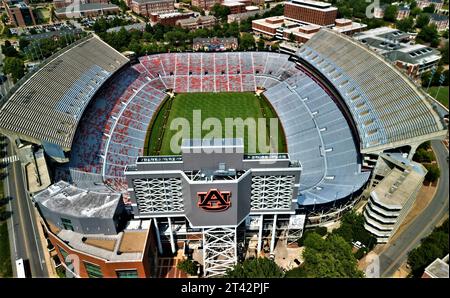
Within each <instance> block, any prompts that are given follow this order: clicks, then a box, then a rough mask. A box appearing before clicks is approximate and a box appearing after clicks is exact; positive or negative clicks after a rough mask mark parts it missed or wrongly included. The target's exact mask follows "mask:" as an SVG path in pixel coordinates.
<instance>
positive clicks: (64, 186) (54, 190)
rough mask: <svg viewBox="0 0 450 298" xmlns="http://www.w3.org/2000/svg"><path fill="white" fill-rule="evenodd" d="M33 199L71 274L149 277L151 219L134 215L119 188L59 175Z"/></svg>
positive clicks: (57, 258)
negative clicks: (102, 188) (90, 185)
mask: <svg viewBox="0 0 450 298" xmlns="http://www.w3.org/2000/svg"><path fill="white" fill-rule="evenodd" d="M34 198H35V201H36V204H37V207H38V210H39V214H40V224H41V225H42V228H43V230H44V236H45V237H46V238H47V239H48V241H49V242H50V243H51V245H52V246H53V247H54V248H55V249H54V250H52V253H51V256H52V258H53V261H54V263H55V266H56V267H59V266H63V268H64V269H65V270H64V271H65V272H66V274H68V275H69V276H73V277H92V278H94V277H112V278H124V277H151V270H150V264H151V260H152V259H153V256H154V255H156V245H155V244H154V243H155V242H154V241H152V239H153V238H152V237H153V235H152V230H151V221H148V220H146V221H143V220H130V221H128V218H129V216H128V215H127V211H126V209H125V205H124V203H123V200H122V197H121V195H120V194H115V193H110V192H96V191H86V190H85V189H80V188H77V187H75V186H73V185H70V184H69V183H67V182H64V181H59V182H57V183H55V184H53V185H51V186H50V187H48V188H47V189H46V190H44V191H43V192H41V193H39V194H37V195H36V196H35V197H34Z"/></svg>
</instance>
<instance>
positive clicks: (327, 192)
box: [264, 73, 369, 205]
mask: <svg viewBox="0 0 450 298" xmlns="http://www.w3.org/2000/svg"><path fill="white" fill-rule="evenodd" d="M264 95H265V96H266V97H267V99H268V100H269V101H270V102H271V104H272V105H273V107H274V108H275V110H276V111H277V114H278V117H279V118H280V121H281V122H282V125H283V128H284V131H285V134H286V139H287V143H288V152H289V154H290V157H291V158H292V159H295V160H299V161H300V163H301V165H302V175H301V179H300V194H299V198H298V202H299V204H301V205H313V204H323V203H328V202H331V201H333V200H336V199H341V198H345V197H347V196H348V195H350V194H351V193H353V192H354V191H356V190H359V189H360V188H361V187H362V186H363V185H364V184H365V183H366V181H367V180H368V178H369V172H361V161H360V160H359V153H358V152H357V146H356V144H355V143H354V140H353V137H352V133H351V129H350V127H349V125H348V123H347V121H346V119H345V118H344V116H343V115H342V113H341V111H340V110H339V108H338V106H337V105H336V103H335V102H334V101H333V99H332V98H330V96H329V95H328V94H327V93H326V92H325V90H323V89H322V88H321V87H320V86H319V85H318V84H317V83H315V81H314V80H312V79H311V78H310V77H309V76H308V75H307V74H304V73H302V74H297V75H295V76H294V77H291V78H290V79H289V80H286V81H284V82H282V83H280V84H278V85H276V86H274V87H272V88H269V89H268V90H267V91H266V92H265V93H264Z"/></svg>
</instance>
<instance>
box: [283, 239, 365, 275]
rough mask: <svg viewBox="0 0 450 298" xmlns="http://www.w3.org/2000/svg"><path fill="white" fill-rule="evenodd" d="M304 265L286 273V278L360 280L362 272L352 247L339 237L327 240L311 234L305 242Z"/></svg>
mask: <svg viewBox="0 0 450 298" xmlns="http://www.w3.org/2000/svg"><path fill="white" fill-rule="evenodd" d="M305 246H306V248H305V250H304V252H303V258H304V262H303V264H302V265H301V266H300V267H298V268H295V269H293V270H290V271H288V272H286V277H312V278H323V277H327V278H330V277H337V278H344V277H350V278H359V277H363V276H364V274H363V272H362V271H360V270H358V268H357V260H356V258H355V257H354V255H353V253H352V247H351V245H350V244H348V243H347V242H346V241H345V239H344V238H342V237H341V236H339V235H333V234H330V235H329V236H328V237H327V238H326V239H322V237H321V236H320V235H319V234H317V233H311V234H309V235H308V237H307V238H306V240H305Z"/></svg>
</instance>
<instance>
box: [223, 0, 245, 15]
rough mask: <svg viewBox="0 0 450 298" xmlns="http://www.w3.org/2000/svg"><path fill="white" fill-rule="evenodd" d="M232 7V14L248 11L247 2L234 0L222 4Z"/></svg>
mask: <svg viewBox="0 0 450 298" xmlns="http://www.w3.org/2000/svg"><path fill="white" fill-rule="evenodd" d="M222 5H223V6H226V7H228V8H229V9H230V14H237V13H243V12H246V9H245V3H242V2H238V1H234V2H225V3H223V4H222Z"/></svg>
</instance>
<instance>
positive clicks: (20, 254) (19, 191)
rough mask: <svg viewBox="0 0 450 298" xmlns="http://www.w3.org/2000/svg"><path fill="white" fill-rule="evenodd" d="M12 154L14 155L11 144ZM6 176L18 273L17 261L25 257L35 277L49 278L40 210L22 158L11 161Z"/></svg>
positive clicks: (8, 149)
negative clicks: (28, 186)
mask: <svg viewBox="0 0 450 298" xmlns="http://www.w3.org/2000/svg"><path fill="white" fill-rule="evenodd" d="M7 153H8V156H13V151H12V147H11V144H9V143H8V147H7ZM6 170H7V174H8V175H7V177H6V178H5V185H4V186H5V187H4V189H5V196H6V197H9V198H10V201H9V206H8V209H9V211H10V212H11V213H12V214H11V217H10V218H9V219H8V233H9V238H10V244H11V246H10V247H11V262H12V263H13V271H14V276H15V274H16V272H15V260H17V259H20V258H23V259H27V260H29V262H30V269H31V275H32V277H47V276H48V273H47V268H46V266H45V258H44V252H43V250H42V245H41V242H40V238H39V233H38V230H37V229H38V226H37V221H36V213H35V209H34V206H33V203H32V202H31V200H30V198H29V196H28V193H27V191H26V187H25V184H24V179H23V172H22V167H21V165H20V162H19V161H16V162H12V163H10V164H9V165H8V166H7V168H6Z"/></svg>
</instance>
